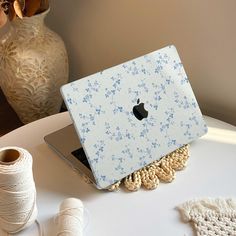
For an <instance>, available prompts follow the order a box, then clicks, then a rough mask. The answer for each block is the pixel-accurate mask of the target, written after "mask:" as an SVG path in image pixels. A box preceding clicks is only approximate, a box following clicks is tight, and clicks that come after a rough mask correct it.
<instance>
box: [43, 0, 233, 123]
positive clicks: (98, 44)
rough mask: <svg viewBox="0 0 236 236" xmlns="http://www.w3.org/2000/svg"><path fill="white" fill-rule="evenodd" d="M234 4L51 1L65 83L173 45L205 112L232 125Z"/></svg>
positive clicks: (208, 0)
mask: <svg viewBox="0 0 236 236" xmlns="http://www.w3.org/2000/svg"><path fill="white" fill-rule="evenodd" d="M235 12H236V0H195V1H193V0H178V1H175V0H70V1H65V0H51V13H50V15H49V17H48V19H47V22H48V24H49V25H50V27H51V28H53V29H54V30H55V31H57V32H58V33H59V34H60V35H61V36H62V37H63V39H64V41H65V43H66V46H67V49H68V52H69V59H70V79H71V80H74V79H78V78H81V77H83V76H85V75H89V74H92V73H95V72H97V71H99V70H102V69H104V68H108V67H110V66H113V65H115V64H118V63H121V62H124V61H126V60H128V59H132V58H134V57H137V56H140V55H142V54H145V53H148V52H150V51H153V50H156V49H158V48H161V47H163V46H166V45H168V44H174V45H175V46H176V47H177V49H178V51H179V54H180V56H181V58H182V61H183V63H184V65H185V69H186V72H187V74H188V76H189V79H190V82H191V84H192V87H193V90H194V92H195V94H196V97H197V99H198V101H199V104H200V106H201V108H202V110H203V112H204V113H205V114H208V115H211V116H213V117H216V118H219V119H222V120H225V121H227V122H230V123H232V124H235V125H236V74H235V71H236V25H235V23H236V13H235Z"/></svg>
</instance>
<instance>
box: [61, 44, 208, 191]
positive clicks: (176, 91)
mask: <svg viewBox="0 0 236 236" xmlns="http://www.w3.org/2000/svg"><path fill="white" fill-rule="evenodd" d="M61 93H62V95H63V98H64V101H65V104H66V106H67V108H68V110H69V112H70V115H71V118H72V120H73V122H74V126H75V129H76V132H77V134H78V136H79V138H80V141H81V144H82V146H83V148H84V151H85V153H86V156H87V158H88V161H89V164H90V167H91V169H92V171H93V174H94V177H95V179H96V183H97V186H98V187H99V188H106V187H108V186H110V185H111V184H113V183H115V182H117V181H119V180H120V179H122V178H124V177H125V176H127V175H129V174H130V173H132V172H134V171H136V170H138V169H140V168H142V167H144V166H146V165H147V164H149V163H151V162H153V161H155V160H158V159H160V158H161V157H162V156H164V155H166V154H168V153H170V152H172V151H174V150H175V149H177V148H179V147H181V146H183V145H184V144H187V143H190V142H191V141H193V140H195V139H197V138H198V137H200V136H202V135H203V134H205V133H206V132H207V127H206V125H205V122H204V121H203V118H202V114H201V111H200V109H199V106H198V104H197V101H196V99H195V96H194V94H193V91H192V89H191V86H190V83H189V81H188V79H187V75H186V73H185V71H184V68H183V65H182V63H181V61H180V58H179V56H178V53H177V50H176V48H175V47H174V46H168V47H165V48H163V49H160V50H157V51H155V52H152V53H149V54H147V55H144V56H142V57H139V58H136V59H134V60H130V61H128V62H126V63H123V64H120V65H117V66H115V67H112V68H109V69H106V70H104V71H101V72H99V73H96V74H93V75H90V76H87V77H85V78H83V79H80V80H77V81H74V82H71V83H69V84H66V85H64V86H63V87H62V88H61Z"/></svg>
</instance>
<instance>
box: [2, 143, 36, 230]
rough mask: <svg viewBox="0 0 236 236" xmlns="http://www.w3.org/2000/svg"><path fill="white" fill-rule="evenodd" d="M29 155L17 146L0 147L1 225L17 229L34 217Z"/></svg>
mask: <svg viewBox="0 0 236 236" xmlns="http://www.w3.org/2000/svg"><path fill="white" fill-rule="evenodd" d="M32 162H33V161H32V156H31V155H30V153H29V152H28V151H26V150H25V149H23V148H19V147H4V148H1V149H0V229H2V230H4V231H5V232H7V233H12V234H14V233H17V232H19V231H21V230H23V229H24V228H26V227H27V226H29V225H31V224H32V223H34V221H35V220H36V217H37V207H36V190H35V183H34V179H33V173H32Z"/></svg>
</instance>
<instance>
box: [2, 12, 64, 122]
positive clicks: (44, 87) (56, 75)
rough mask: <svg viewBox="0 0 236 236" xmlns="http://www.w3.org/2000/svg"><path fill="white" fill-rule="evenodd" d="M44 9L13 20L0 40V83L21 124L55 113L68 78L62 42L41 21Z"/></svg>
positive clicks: (43, 16)
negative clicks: (30, 15) (62, 86)
mask: <svg viewBox="0 0 236 236" xmlns="http://www.w3.org/2000/svg"><path fill="white" fill-rule="evenodd" d="M48 12H49V10H48V11H45V12H43V13H41V14H38V15H35V16H32V17H24V18H23V19H19V18H17V19H15V20H13V21H12V22H11V26H10V30H9V31H8V32H7V33H6V34H5V35H4V37H3V38H2V39H1V40H0V86H1V88H2V91H3V93H4V94H5V96H6V98H7V100H8V102H9V103H10V105H11V106H12V108H13V109H14V110H15V111H16V113H17V114H18V116H19V118H20V119H21V121H22V122H23V123H25V124H26V123H29V122H32V121H34V120H37V119H40V118H43V117H45V116H48V115H52V114H55V113H57V112H59V110H60V107H61V104H62V97H61V95H60V87H61V85H63V84H65V83H66V82H67V81H68V57H67V52H66V49H65V45H64V43H63V41H62V40H61V38H60V37H59V36H58V35H57V34H56V33H54V32H53V31H51V30H50V29H49V28H47V27H46V26H45V24H44V18H45V16H46V15H47V13H48Z"/></svg>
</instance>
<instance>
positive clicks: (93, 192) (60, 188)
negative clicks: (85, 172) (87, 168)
mask: <svg viewBox="0 0 236 236" xmlns="http://www.w3.org/2000/svg"><path fill="white" fill-rule="evenodd" d="M34 150H35V151H33V153H32V155H33V159H34V164H33V172H34V178H35V183H36V187H37V188H39V189H41V191H42V190H43V191H47V192H51V193H56V194H60V195H64V196H65V197H78V198H80V199H88V198H93V197H95V196H96V198H97V197H99V195H101V194H103V193H105V192H106V193H107V194H109V192H107V191H103V190H98V189H96V187H95V186H93V185H92V184H87V183H85V181H84V180H83V179H82V177H81V176H80V175H79V173H78V172H77V171H76V170H73V169H72V168H71V167H70V166H69V165H68V164H67V163H66V161H64V160H63V159H61V158H60V157H59V156H58V155H57V154H56V153H54V152H53V151H52V150H51V149H50V148H49V147H48V146H47V145H46V144H45V143H42V144H40V145H38V146H37V147H36V148H35V149H34Z"/></svg>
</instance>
